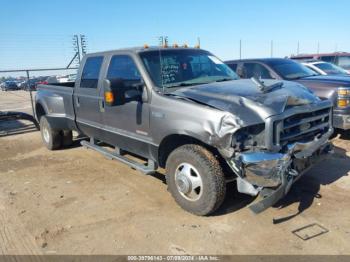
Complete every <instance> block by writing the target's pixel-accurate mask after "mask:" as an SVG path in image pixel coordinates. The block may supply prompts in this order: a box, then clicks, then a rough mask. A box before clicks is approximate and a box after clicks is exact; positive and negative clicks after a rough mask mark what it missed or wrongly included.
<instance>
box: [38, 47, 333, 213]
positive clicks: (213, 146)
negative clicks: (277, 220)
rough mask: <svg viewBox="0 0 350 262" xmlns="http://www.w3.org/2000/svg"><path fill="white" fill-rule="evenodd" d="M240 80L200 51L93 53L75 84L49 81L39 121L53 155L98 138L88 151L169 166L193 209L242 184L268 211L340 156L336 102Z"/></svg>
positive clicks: (208, 208) (148, 168)
mask: <svg viewBox="0 0 350 262" xmlns="http://www.w3.org/2000/svg"><path fill="white" fill-rule="evenodd" d="M237 79H238V76H237V75H236V74H235V73H234V72H233V71H232V70H231V69H230V68H229V67H228V66H227V65H225V64H224V63H223V62H222V61H221V60H219V59H218V58H217V57H215V56H214V55H213V54H211V53H209V52H207V51H205V50H201V49H197V48H185V47H184V48H166V47H146V46H145V47H140V48H130V49H123V50H116V51H109V52H101V53H94V54H88V55H86V56H85V57H84V59H83V61H82V63H81V67H80V69H79V72H78V74H77V78H76V81H75V83H59V84H53V85H39V87H38V92H37V94H36V97H35V110H36V117H37V119H38V120H39V121H40V128H41V135H42V140H43V143H44V144H45V145H46V147H47V148H48V149H51V150H54V149H59V148H61V147H63V146H67V145H70V144H71V143H72V130H75V131H78V132H79V133H81V134H84V135H85V136H87V137H89V138H90V139H89V140H84V141H82V142H81V143H82V145H83V146H85V147H87V148H90V149H94V150H96V151H98V152H100V153H102V154H104V155H106V156H107V157H108V158H112V159H117V160H119V161H121V162H123V163H125V164H128V165H129V166H131V167H132V168H134V169H137V170H140V171H142V172H144V173H146V174H147V173H151V172H155V171H156V170H157V168H158V167H162V168H165V170H166V181H167V186H168V189H169V191H170V192H171V194H172V196H173V197H174V199H175V200H176V202H177V203H178V204H179V205H180V206H181V207H182V208H184V209H185V210H187V211H189V212H192V213H194V214H197V215H208V214H210V213H212V212H214V211H215V210H216V209H217V208H219V207H220V205H221V203H222V202H223V200H224V198H225V193H226V183H228V182H235V183H236V185H237V189H238V191H239V192H242V193H245V194H249V195H252V196H257V195H259V197H257V199H256V201H255V202H254V203H253V204H252V205H251V206H250V208H251V209H252V210H253V211H254V212H256V213H259V212H261V211H263V210H265V209H266V208H268V207H269V206H271V205H273V204H274V203H275V202H276V201H277V200H279V199H280V198H282V197H283V196H284V195H285V194H286V193H287V192H288V191H289V189H290V187H291V185H292V184H293V182H294V181H296V180H297V179H298V178H299V177H300V176H301V175H302V174H303V173H304V172H305V171H306V170H307V169H308V168H309V167H310V166H312V165H313V164H314V163H315V162H316V161H317V160H319V159H320V158H322V157H323V156H324V155H326V154H327V153H328V152H329V151H330V149H331V148H330V145H329V142H328V138H329V137H330V136H331V134H332V132H333V128H332V125H331V123H332V104H331V102H330V101H329V100H322V99H320V98H318V97H316V96H315V95H314V94H313V93H311V92H310V91H309V90H308V89H307V88H305V87H303V86H301V85H300V84H296V83H294V82H288V81H269V80H267V81H265V82H261V81H260V80H259V79H252V80H250V79H248V80H237ZM101 143H103V144H104V145H105V144H108V145H110V148H109V147H107V148H106V147H105V146H102V144H101ZM127 153H132V154H133V155H137V156H139V157H140V159H143V160H145V161H144V163H142V162H140V161H136V160H135V159H134V158H133V159H131V158H129V157H128V155H127Z"/></svg>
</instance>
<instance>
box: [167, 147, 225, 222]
mask: <svg viewBox="0 0 350 262" xmlns="http://www.w3.org/2000/svg"><path fill="white" fill-rule="evenodd" d="M166 181H167V185H168V188H169V191H170V192H171V194H172V196H173V197H174V199H175V201H176V202H177V203H178V204H179V205H180V206H181V207H182V208H183V209H185V210H187V211H188V212H191V213H193V214H196V215H200V216H204V215H209V214H211V213H213V212H214V211H215V210H216V209H218V208H219V207H220V205H221V204H222V202H223V200H224V199H225V194H226V183H225V177H224V174H223V171H222V168H221V166H220V163H219V161H218V160H217V159H216V158H215V156H214V155H213V154H212V153H211V152H209V151H208V150H207V149H205V148H204V147H202V146H199V145H184V146H181V147H179V148H177V149H175V150H174V151H173V152H172V153H171V154H170V155H169V157H168V159H167V163H166Z"/></svg>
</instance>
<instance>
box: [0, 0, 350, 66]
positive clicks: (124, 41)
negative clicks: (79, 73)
mask: <svg viewBox="0 0 350 262" xmlns="http://www.w3.org/2000/svg"><path fill="white" fill-rule="evenodd" d="M0 8H1V15H0V70H6V69H22V68H40V67H45V68H52V67H65V66H67V64H68V63H69V61H70V60H71V58H72V57H73V54H74V51H73V46H72V37H73V35H74V34H84V35H86V38H87V50H88V52H95V51H103V50H110V49H118V48H122V47H130V46H142V45H144V44H145V43H147V44H149V45H157V44H158V37H159V36H161V35H166V36H168V37H169V42H170V44H172V43H175V42H176V43H178V44H183V43H187V44H189V45H190V46H191V45H192V46H193V45H195V44H196V43H197V38H198V37H200V41H201V47H202V48H203V49H206V50H209V51H211V52H212V53H214V54H216V55H217V56H218V57H219V58H221V59H223V60H226V59H236V58H239V43H240V40H241V41H242V58H253V57H270V56H271V41H273V54H272V55H273V56H274V57H284V56H289V55H291V54H296V53H297V46H298V42H299V52H300V53H308V52H313V53H315V52H317V49H318V46H319V50H320V52H333V51H350V34H349V28H350V19H349V10H350V1H348V0H333V1H329V0H309V1H303V0H295V1H291V0H285V1H281V0H264V1H261V0H260V1H259V0H250V1H238V0H187V1H185V0H175V1H166V0H148V1H141V0H139V1H138V0H99V1H97V0H96V1H88V0H75V1H68V0H60V1H54V0H52V1H47V0H45V1H44V0H0Z"/></svg>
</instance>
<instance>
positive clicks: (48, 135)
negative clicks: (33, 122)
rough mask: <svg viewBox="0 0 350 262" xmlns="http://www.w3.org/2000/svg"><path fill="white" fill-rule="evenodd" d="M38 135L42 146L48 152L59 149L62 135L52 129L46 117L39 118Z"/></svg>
mask: <svg viewBox="0 0 350 262" xmlns="http://www.w3.org/2000/svg"><path fill="white" fill-rule="evenodd" d="M40 133H41V138H42V141H43V143H44V145H45V146H46V147H47V149H49V150H56V149H59V148H60V147H61V145H62V135H61V132H60V130H55V129H52V127H51V126H50V123H49V122H48V121H47V118H46V116H42V117H40Z"/></svg>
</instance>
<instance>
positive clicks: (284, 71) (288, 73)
mask: <svg viewBox="0 0 350 262" xmlns="http://www.w3.org/2000/svg"><path fill="white" fill-rule="evenodd" d="M271 67H272V68H273V69H274V70H275V71H276V72H277V73H278V74H279V75H280V76H282V78H284V79H286V80H296V79H300V78H304V77H308V76H315V75H319V74H317V73H316V72H314V71H312V70H311V69H309V68H307V67H306V66H304V65H301V64H299V63H297V62H294V61H291V60H286V61H285V62H279V63H273V64H271Z"/></svg>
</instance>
